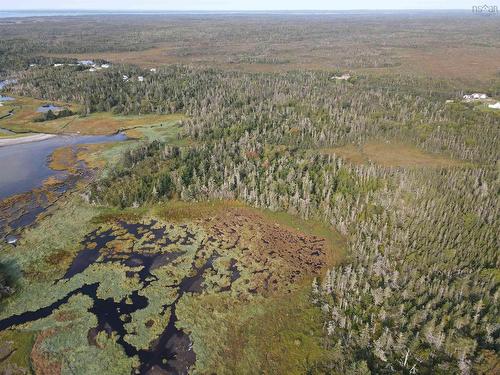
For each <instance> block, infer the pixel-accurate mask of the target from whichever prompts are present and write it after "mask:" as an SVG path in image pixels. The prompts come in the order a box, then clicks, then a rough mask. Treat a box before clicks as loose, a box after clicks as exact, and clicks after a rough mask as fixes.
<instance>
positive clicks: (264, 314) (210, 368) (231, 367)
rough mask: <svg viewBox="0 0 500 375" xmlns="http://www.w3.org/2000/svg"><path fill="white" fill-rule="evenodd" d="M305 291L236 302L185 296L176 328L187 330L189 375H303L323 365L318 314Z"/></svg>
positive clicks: (218, 297) (226, 298)
mask: <svg viewBox="0 0 500 375" xmlns="http://www.w3.org/2000/svg"><path fill="white" fill-rule="evenodd" d="M308 290H309V288H308V287H304V288H303V289H301V290H298V291H296V292H294V293H293V294H291V295H288V296H282V297H279V296H276V297H270V298H267V299H266V298H262V297H255V298H252V299H250V300H246V301H241V300H240V299H238V298H235V297H232V296H231V295H229V294H227V293H223V294H216V295H199V296H185V297H183V298H182V299H181V300H180V301H179V303H178V305H177V317H178V319H179V321H178V324H177V325H178V327H180V328H182V329H184V330H186V331H187V332H190V335H191V337H192V340H193V348H194V351H195V352H196V357H197V362H196V366H195V368H194V369H193V374H207V373H217V374H249V373H262V372H263V371H265V372H266V373H270V374H276V373H281V374H304V373H307V371H309V370H311V369H313V368H314V367H315V365H316V364H318V363H320V362H321V361H323V360H324V359H325V358H326V356H327V351H326V350H325V349H324V348H323V347H322V341H321V340H322V339H321V337H322V327H321V311H320V310H319V309H317V308H316V307H313V306H312V305H311V303H310V302H309V300H308Z"/></svg>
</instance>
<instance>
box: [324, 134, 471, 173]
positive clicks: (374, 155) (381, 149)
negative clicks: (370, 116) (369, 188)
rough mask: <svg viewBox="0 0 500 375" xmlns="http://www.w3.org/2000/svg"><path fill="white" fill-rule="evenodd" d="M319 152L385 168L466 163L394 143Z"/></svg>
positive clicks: (447, 165)
mask: <svg viewBox="0 0 500 375" xmlns="http://www.w3.org/2000/svg"><path fill="white" fill-rule="evenodd" d="M319 152H321V153H326V154H330V153H332V154H337V155H340V156H341V157H343V158H345V159H346V160H347V161H349V162H351V163H354V164H368V163H370V162H373V163H375V164H378V165H380V166H384V167H407V168H411V167H427V168H439V167H457V166H463V165H465V163H463V162H461V161H457V160H453V159H451V158H449V157H446V156H443V155H440V154H431V153H428V152H424V151H422V150H420V149H418V148H417V147H415V146H412V145H409V144H405V143H400V142H397V141H396V142H394V141H385V142H369V143H366V144H364V145H361V146H356V145H352V144H351V145H346V146H342V147H336V148H330V149H321V150H320V151H319Z"/></svg>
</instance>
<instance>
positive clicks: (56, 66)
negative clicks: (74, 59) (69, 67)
mask: <svg viewBox="0 0 500 375" xmlns="http://www.w3.org/2000/svg"><path fill="white" fill-rule="evenodd" d="M60 66H64V64H54V68H58V67H60Z"/></svg>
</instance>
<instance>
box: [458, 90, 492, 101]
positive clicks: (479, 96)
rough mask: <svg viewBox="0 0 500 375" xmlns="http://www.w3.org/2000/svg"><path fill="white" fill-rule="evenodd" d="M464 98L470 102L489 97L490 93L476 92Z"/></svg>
mask: <svg viewBox="0 0 500 375" xmlns="http://www.w3.org/2000/svg"><path fill="white" fill-rule="evenodd" d="M463 98H464V100H465V101H468V102H470V101H473V100H484V99H488V95H486V94H481V93H478V92H475V93H474V94H470V95H464V96H463Z"/></svg>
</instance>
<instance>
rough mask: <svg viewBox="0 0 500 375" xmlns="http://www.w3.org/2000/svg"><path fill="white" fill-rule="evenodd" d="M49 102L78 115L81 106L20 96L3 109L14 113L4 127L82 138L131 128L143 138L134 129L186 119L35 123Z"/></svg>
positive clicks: (97, 117)
mask: <svg viewBox="0 0 500 375" xmlns="http://www.w3.org/2000/svg"><path fill="white" fill-rule="evenodd" d="M47 103H51V104H54V105H56V106H61V107H64V108H68V109H71V110H72V111H74V112H77V111H78V106H77V105H75V104H70V103H61V102H50V101H47V100H38V99H33V98H27V97H16V100H15V101H12V102H8V103H7V104H6V105H5V106H4V107H2V111H4V112H6V113H8V112H9V111H11V110H13V112H12V115H10V116H8V117H6V118H3V119H2V120H0V125H1V126H2V127H4V128H6V129H9V130H12V131H16V132H36V133H50V134H59V133H79V134H82V135H107V134H114V133H117V132H119V131H123V130H127V129H130V130H129V131H130V132H131V133H130V134H129V135H130V136H134V135H136V136H141V133H138V132H132V129H134V128H140V127H145V126H158V127H160V128H161V127H162V125H165V126H167V125H172V124H174V123H177V122H178V121H180V120H182V119H184V118H185V116H184V115H182V114H173V115H156V114H148V115H141V116H121V115H114V114H111V113H106V112H100V113H93V114H90V115H88V116H84V117H82V116H80V115H73V116H69V117H64V118H59V119H55V120H50V121H43V122H35V121H34V120H35V119H36V118H37V117H38V116H39V115H40V114H39V113H37V111H36V110H37V108H38V107H40V106H41V105H43V104H47Z"/></svg>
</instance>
